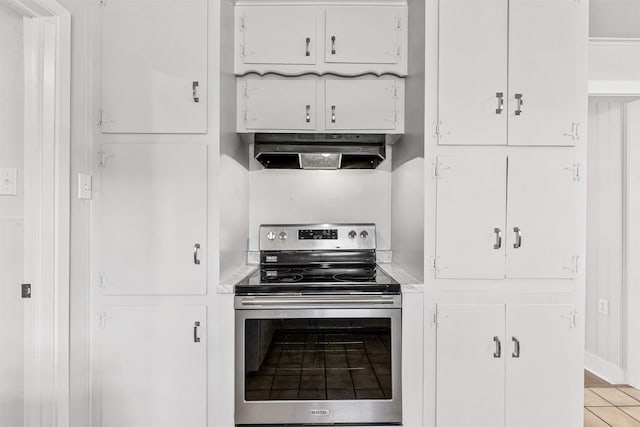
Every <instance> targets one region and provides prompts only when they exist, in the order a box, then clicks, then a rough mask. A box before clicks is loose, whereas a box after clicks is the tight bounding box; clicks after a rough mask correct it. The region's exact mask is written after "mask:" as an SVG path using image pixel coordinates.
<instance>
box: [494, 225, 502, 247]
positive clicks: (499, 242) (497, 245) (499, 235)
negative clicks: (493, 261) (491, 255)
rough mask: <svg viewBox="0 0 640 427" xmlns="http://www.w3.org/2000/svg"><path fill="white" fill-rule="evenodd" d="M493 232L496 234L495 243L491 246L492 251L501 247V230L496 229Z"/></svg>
mask: <svg viewBox="0 0 640 427" xmlns="http://www.w3.org/2000/svg"><path fill="white" fill-rule="evenodd" d="M493 232H494V233H496V243H495V244H494V245H493V249H500V248H501V247H502V230H500V229H499V228H497V227H496V228H494V229H493Z"/></svg>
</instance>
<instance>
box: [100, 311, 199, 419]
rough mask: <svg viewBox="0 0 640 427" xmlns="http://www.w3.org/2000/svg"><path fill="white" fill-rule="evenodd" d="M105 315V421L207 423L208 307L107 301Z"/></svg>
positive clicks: (102, 368) (102, 385)
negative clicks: (142, 304) (110, 304)
mask: <svg viewBox="0 0 640 427" xmlns="http://www.w3.org/2000/svg"><path fill="white" fill-rule="evenodd" d="M102 317H103V320H102V324H101V325H100V326H99V329H98V340H99V352H100V353H99V355H98V359H99V360H100V362H99V363H100V367H99V377H98V378H97V379H96V381H97V383H98V384H99V393H100V402H101V408H100V410H101V417H100V418H101V421H102V424H101V426H102V427H151V426H153V427H176V426H180V427H205V426H206V424H207V357H206V356H207V340H206V324H207V323H206V321H207V310H206V307H204V306H107V307H105V308H104V310H103V314H102ZM198 340H199V341H198Z"/></svg>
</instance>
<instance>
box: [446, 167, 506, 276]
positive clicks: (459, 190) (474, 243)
mask: <svg viewBox="0 0 640 427" xmlns="http://www.w3.org/2000/svg"><path fill="white" fill-rule="evenodd" d="M437 174H438V176H437V180H438V182H437V218H436V222H437V230H436V241H437V243H436V257H437V266H436V277H437V278H458V279H463V278H469V279H502V278H504V264H505V251H504V237H503V235H504V215H505V213H504V210H505V198H506V185H505V183H506V158H505V157H503V156H472V155H468V156H440V157H438V164H437Z"/></svg>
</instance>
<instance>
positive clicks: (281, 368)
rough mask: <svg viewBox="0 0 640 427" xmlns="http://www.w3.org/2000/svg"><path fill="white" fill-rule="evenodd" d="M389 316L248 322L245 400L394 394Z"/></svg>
mask: <svg viewBox="0 0 640 427" xmlns="http://www.w3.org/2000/svg"><path fill="white" fill-rule="evenodd" d="M391 338H392V337H391V319H388V318H379V319H376V318H366V319H333V318H332V319H249V320H246V321H245V343H244V344H245V375H244V377H245V378H244V386H245V387H244V388H245V400H247V401H269V400H364V399H387V400H388V399H392V387H391V384H392V378H391V374H392V370H391V366H392V364H391V342H392V339H391Z"/></svg>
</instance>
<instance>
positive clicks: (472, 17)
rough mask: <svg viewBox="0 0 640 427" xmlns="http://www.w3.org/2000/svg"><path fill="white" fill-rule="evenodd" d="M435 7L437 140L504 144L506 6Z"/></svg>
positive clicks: (454, 0)
mask: <svg viewBox="0 0 640 427" xmlns="http://www.w3.org/2000/svg"><path fill="white" fill-rule="evenodd" d="M439 3H440V10H439V20H440V23H439V25H440V27H439V50H438V57H439V62H438V64H439V71H438V121H439V123H440V132H439V139H438V141H439V143H440V144H445V145H506V144H507V115H508V112H507V97H508V93H507V28H508V27H507V10H508V2H507V0H463V1H460V0H440V2H439Z"/></svg>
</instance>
